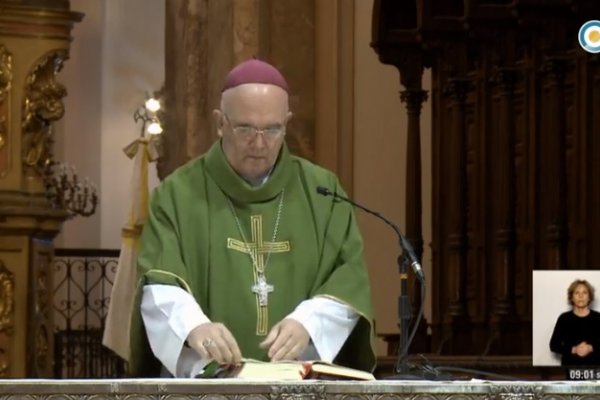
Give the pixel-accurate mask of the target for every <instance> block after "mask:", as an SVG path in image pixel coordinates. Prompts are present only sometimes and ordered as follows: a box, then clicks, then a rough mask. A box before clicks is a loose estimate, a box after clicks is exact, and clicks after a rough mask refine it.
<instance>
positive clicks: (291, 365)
mask: <svg viewBox="0 0 600 400" xmlns="http://www.w3.org/2000/svg"><path fill="white" fill-rule="evenodd" d="M201 377H202V378H239V379H250V380H294V381H299V380H302V379H356V380H365V381H372V380H375V377H374V376H373V374H371V373H370V372H365V371H361V370H358V369H353V368H348V367H342V366H341V365H336V364H333V363H329V362H326V361H275V362H268V361H258V360H253V359H244V360H243V361H242V364H241V365H239V366H236V367H232V368H222V367H220V366H218V365H216V364H215V363H211V364H209V365H207V367H206V369H205V372H204V373H203V374H202V375H201Z"/></svg>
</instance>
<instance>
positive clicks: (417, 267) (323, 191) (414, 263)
mask: <svg viewBox="0 0 600 400" xmlns="http://www.w3.org/2000/svg"><path fill="white" fill-rule="evenodd" d="M317 193H319V194H320V195H323V196H333V197H334V198H336V199H340V200H343V201H346V202H348V203H350V204H352V205H353V206H354V207H358V208H360V209H361V210H363V211H366V212H368V213H369V214H371V215H374V216H376V217H377V218H379V219H381V220H382V221H383V222H385V223H386V224H388V225H389V226H391V227H392V229H394V231H395V232H396V235H398V238H399V240H400V247H401V248H402V250H403V251H404V252H405V253H406V256H407V258H408V261H409V262H410V265H411V267H412V269H413V271H414V273H415V276H416V277H417V279H419V281H420V282H421V283H423V282H425V274H424V273H423V268H422V267H421V263H420V262H419V259H418V258H417V255H416V254H415V250H414V249H413V247H412V244H411V243H410V241H409V240H408V239H407V238H406V237H404V235H403V234H402V233H401V232H400V228H398V226H397V225H396V224H394V223H393V222H392V221H390V220H389V219H387V218H386V217H384V216H383V215H381V214H379V213H378V212H376V211H373V210H370V209H368V208H366V207H364V206H361V205H360V204H358V203H355V202H354V201H353V200H350V199H349V198H347V197H344V196H342V195H339V194H337V193H336V192H332V191H331V190H329V189H327V188H326V187H323V186H317Z"/></svg>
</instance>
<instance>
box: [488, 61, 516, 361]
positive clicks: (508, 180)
mask: <svg viewBox="0 0 600 400" xmlns="http://www.w3.org/2000/svg"><path fill="white" fill-rule="evenodd" d="M517 78H518V71H517V70H515V69H510V68H497V69H496V71H495V73H494V74H493V76H492V83H494V84H495V85H496V86H497V92H496V94H495V96H494V97H495V100H496V101H495V102H494V103H493V104H495V105H497V115H495V116H494V119H495V121H497V124H496V127H495V128H494V129H491V132H490V133H491V135H490V136H491V142H490V148H489V150H490V151H489V153H488V154H489V155H490V165H492V166H493V168H491V178H492V179H491V182H490V184H489V185H488V187H489V188H490V190H491V193H492V196H491V208H492V209H493V210H494V213H493V221H492V224H493V225H492V229H493V253H492V254H493V255H492V257H493V261H492V271H491V280H492V282H493V283H492V289H493V304H492V310H491V314H492V315H491V321H492V336H491V338H490V339H491V340H493V341H494V346H496V347H498V346H502V347H509V348H510V349H511V350H508V351H510V353H511V354H512V353H515V354H517V353H518V352H517V351H516V350H515V346H517V345H518V344H519V342H518V341H516V340H507V338H510V334H511V333H516V332H515V329H514V328H515V326H513V325H512V324H514V323H515V322H516V320H517V315H516V308H515V283H514V280H515V239H516V237H515V235H516V233H515V179H514V175H515V169H514V162H515V151H514V149H515V130H516V125H515V117H514V115H515V110H514V109H513V99H514V90H515V84H516V81H517ZM513 339H514V338H513ZM504 350H507V349H504ZM493 353H497V351H493Z"/></svg>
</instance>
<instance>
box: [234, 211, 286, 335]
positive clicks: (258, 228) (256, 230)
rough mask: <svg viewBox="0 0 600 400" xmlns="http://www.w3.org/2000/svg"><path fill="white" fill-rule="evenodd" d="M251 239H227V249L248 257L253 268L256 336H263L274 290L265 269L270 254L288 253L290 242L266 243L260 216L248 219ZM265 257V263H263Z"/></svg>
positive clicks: (265, 331) (265, 332)
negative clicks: (247, 240) (246, 240)
mask: <svg viewBox="0 0 600 400" xmlns="http://www.w3.org/2000/svg"><path fill="white" fill-rule="evenodd" d="M250 227H251V233H252V238H251V241H250V242H243V241H241V240H237V239H233V238H227V248H228V249H232V250H236V251H240V252H242V253H246V254H248V255H250V258H251V259H252V264H253V266H254V285H252V288H251V289H252V291H253V292H254V293H255V294H256V307H257V320H256V334H257V335H259V336H265V335H266V334H267V328H268V326H269V324H268V295H269V293H270V292H272V291H273V290H274V287H273V286H272V285H269V284H268V283H267V282H266V278H265V275H264V273H265V268H266V266H267V265H266V264H267V263H268V260H269V258H268V257H269V256H270V254H271V253H284V252H287V251H290V242H289V241H288V240H286V241H283V242H274V241H273V242H268V241H264V240H263V229H262V215H252V216H251V217H250ZM265 255H267V256H268V257H267V261H266V262H265Z"/></svg>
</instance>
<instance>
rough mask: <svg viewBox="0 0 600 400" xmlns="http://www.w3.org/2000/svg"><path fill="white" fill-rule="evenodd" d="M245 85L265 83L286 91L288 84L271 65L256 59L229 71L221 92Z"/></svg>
mask: <svg viewBox="0 0 600 400" xmlns="http://www.w3.org/2000/svg"><path fill="white" fill-rule="evenodd" d="M246 83H266V84H271V85H275V86H279V87H280V88H282V89H283V90H285V91H286V92H287V91H288V84H287V82H286V81H285V78H284V77H283V75H281V72H279V70H278V69H277V68H275V67H274V66H272V65H271V64H269V63H267V62H264V61H261V60H258V59H256V58H253V59H251V60H248V61H244V62H242V63H241V64H238V65H237V66H235V67H234V68H233V69H232V70H231V71H229V73H228V74H227V77H226V78H225V84H224V85H223V90H222V92H224V91H226V90H227V89H231V88H234V87H236V86H239V85H243V84H246Z"/></svg>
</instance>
